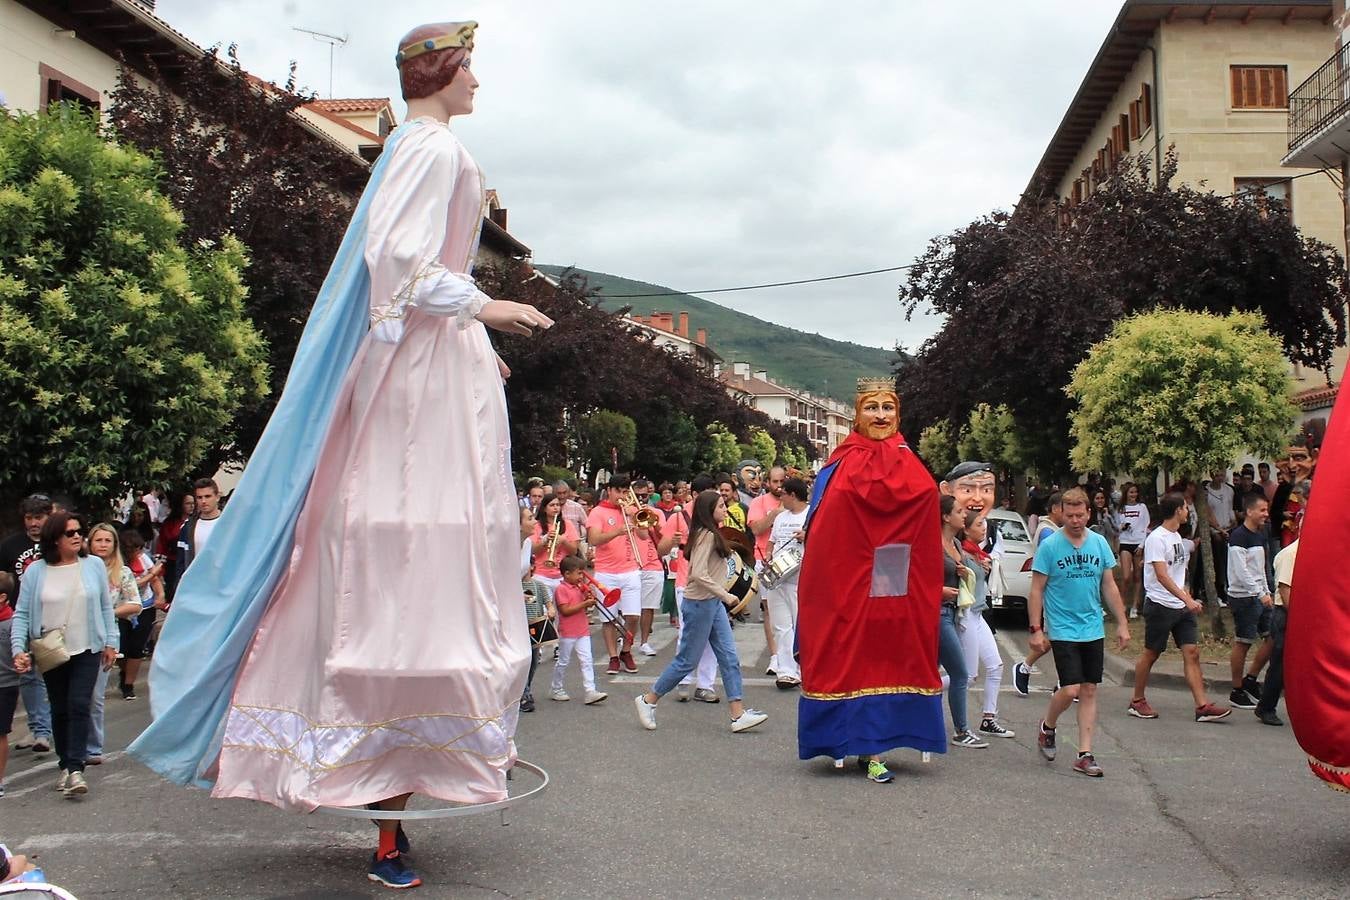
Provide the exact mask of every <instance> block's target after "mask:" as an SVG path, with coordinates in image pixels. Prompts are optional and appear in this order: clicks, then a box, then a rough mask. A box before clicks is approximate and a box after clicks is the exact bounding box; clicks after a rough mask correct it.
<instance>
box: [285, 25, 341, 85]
mask: <svg viewBox="0 0 1350 900" xmlns="http://www.w3.org/2000/svg"><path fill="white" fill-rule="evenodd" d="M291 30H292V31H298V32H300V33H301V34H307V35H309V36H310V37H312V38H314V40H316V41H318V42H319V43H321V44H327V45H328V99H329V100H332V99H333V51H334V50H336V49H337V47H338V45H339V44H346V43H347V37H346V35H343V36H341V37H339V36H338V35H336V34H328V33H327V32H324V31H313V30H311V29H309V28H301V27H299V26H298V25H292V26H291Z"/></svg>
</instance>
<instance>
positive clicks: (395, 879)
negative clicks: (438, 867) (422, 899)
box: [366, 852, 422, 888]
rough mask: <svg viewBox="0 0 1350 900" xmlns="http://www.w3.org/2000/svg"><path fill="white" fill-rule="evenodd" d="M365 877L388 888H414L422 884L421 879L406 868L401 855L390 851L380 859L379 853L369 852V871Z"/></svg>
mask: <svg viewBox="0 0 1350 900" xmlns="http://www.w3.org/2000/svg"><path fill="white" fill-rule="evenodd" d="M366 877H367V878H369V879H370V880H371V881H378V882H379V883H380V884H382V885H384V886H385V887H388V888H415V887H418V886H420V885H421V884H422V879H420V878H418V877H417V873H416V872H414V871H413V870H412V869H410V868H408V865H407V863H405V862H404V861H403V857H402V856H400V855H399V854H398V853H396V852H395V853H390V854H389V855H388V856H386V857H385V858H384V859H380V858H379V854H375V853H373V854H371V856H370V871H369V872H368V873H367V875H366Z"/></svg>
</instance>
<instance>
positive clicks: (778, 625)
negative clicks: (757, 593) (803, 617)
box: [764, 580, 802, 678]
mask: <svg viewBox="0 0 1350 900" xmlns="http://www.w3.org/2000/svg"><path fill="white" fill-rule="evenodd" d="M764 599H765V600H766V601H768V604H769V624H770V625H772V626H773V643H774V654H773V660H772V662H771V663H770V664H771V665H772V666H773V670H774V672H776V673H777V674H778V677H779V678H800V677H801V675H802V672H801V668H800V667H798V665H797V660H795V659H793V658H792V647H793V645H794V644H795V643H796V635H797V582H796V581H795V580H793V581H791V582H789V583H787V584H779V585H777V586H775V587H774V588H773V589H772V590H768V591H765V592H764Z"/></svg>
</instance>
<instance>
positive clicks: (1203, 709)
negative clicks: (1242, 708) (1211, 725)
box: [1195, 703, 1233, 722]
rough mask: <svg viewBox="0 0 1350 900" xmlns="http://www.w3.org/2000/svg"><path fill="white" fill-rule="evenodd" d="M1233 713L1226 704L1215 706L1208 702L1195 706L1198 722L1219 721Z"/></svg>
mask: <svg viewBox="0 0 1350 900" xmlns="http://www.w3.org/2000/svg"><path fill="white" fill-rule="evenodd" d="M1232 714H1233V711H1232V710H1231V709H1229V708H1228V707H1226V706H1215V705H1214V704H1213V703H1206V704H1205V705H1204V706H1197V707H1196V708H1195V721H1197V722H1218V721H1220V720H1222V719H1226V718H1228V717H1229V716H1231V715H1232Z"/></svg>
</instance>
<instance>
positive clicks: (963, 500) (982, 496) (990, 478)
mask: <svg viewBox="0 0 1350 900" xmlns="http://www.w3.org/2000/svg"><path fill="white" fill-rule="evenodd" d="M942 493H944V494H951V495H952V496H953V497H955V498H956V508H957V509H959V510H963V511H965V512H975V513H977V518H978V519H980V520H983V519H984V517H985V516H987V515H988V514H989V510H991V509H993V508H994V497H995V478H994V473H993V472H988V471H985V472H971V473H970V474H969V475H961V476H958V477H956V478H953V479H952V480H951V481H944V482H942Z"/></svg>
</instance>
